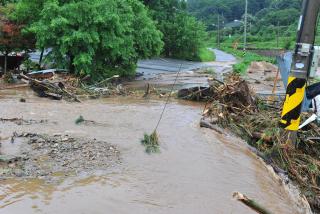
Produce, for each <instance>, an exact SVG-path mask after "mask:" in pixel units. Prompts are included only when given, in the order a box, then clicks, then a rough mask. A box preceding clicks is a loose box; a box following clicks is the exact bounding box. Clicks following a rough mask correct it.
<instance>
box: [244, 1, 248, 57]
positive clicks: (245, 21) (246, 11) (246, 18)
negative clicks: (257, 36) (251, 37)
mask: <svg viewBox="0 0 320 214" xmlns="http://www.w3.org/2000/svg"><path fill="white" fill-rule="evenodd" d="M247 22H248V0H246V8H245V12H244V41H243V50H244V51H246V49H247Z"/></svg>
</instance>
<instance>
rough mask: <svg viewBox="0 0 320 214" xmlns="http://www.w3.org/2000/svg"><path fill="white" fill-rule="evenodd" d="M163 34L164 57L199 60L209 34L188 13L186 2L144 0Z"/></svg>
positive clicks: (176, 0)
mask: <svg viewBox="0 0 320 214" xmlns="http://www.w3.org/2000/svg"><path fill="white" fill-rule="evenodd" d="M144 3H145V4H146V5H147V6H148V7H149V9H150V10H151V15H152V17H153V19H154V20H155V21H156V23H157V27H158V29H159V30H160V31H161V32H162V33H163V35H164V37H163V41H164V49H163V53H164V55H166V56H168V57H175V58H182V59H188V60H199V54H200V51H201V49H203V48H205V44H204V42H205V40H206V37H207V34H206V32H205V27H204V25H203V24H202V23H201V22H199V21H197V20H196V19H195V18H194V17H192V16H190V15H189V14H187V13H186V2H185V1H179V0H144Z"/></svg>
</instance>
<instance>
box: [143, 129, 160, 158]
mask: <svg viewBox="0 0 320 214" xmlns="http://www.w3.org/2000/svg"><path fill="white" fill-rule="evenodd" d="M141 144H142V145H143V146H144V147H145V149H146V153H148V154H151V153H158V152H160V146H159V137H158V134H157V132H155V131H154V132H153V133H152V134H151V135H148V134H144V137H143V139H142V140H141Z"/></svg>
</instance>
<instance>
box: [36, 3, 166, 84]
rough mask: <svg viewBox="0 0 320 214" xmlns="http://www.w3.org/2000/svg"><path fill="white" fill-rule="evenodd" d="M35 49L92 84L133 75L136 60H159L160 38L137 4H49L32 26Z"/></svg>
mask: <svg viewBox="0 0 320 214" xmlns="http://www.w3.org/2000/svg"><path fill="white" fill-rule="evenodd" d="M30 30H31V31H32V32H33V33H35V35H36V38H37V45H38V47H45V48H51V49H52V51H51V54H50V57H51V58H52V60H53V62H55V63H56V64H57V65H58V66H60V67H61V66H64V67H67V68H69V70H70V72H73V73H76V74H78V75H83V76H84V75H91V77H92V78H93V79H98V78H104V77H107V76H111V75H114V74H120V75H121V76H129V75H133V74H134V72H135V68H136V63H137V61H138V59H140V58H148V57H151V56H155V55H158V54H159V53H160V51H161V49H162V47H163V42H162V40H161V37H162V34H161V32H160V31H158V30H157V29H156V27H155V24H154V22H153V21H152V19H151V18H149V16H148V13H147V10H146V9H145V7H144V5H143V4H142V3H140V1H138V0H104V1H100V0H93V1H92V0H81V1H76V2H75V1H61V2H59V1H48V2H46V3H45V4H44V5H43V9H42V11H41V15H40V18H39V20H38V21H36V22H35V23H34V24H32V25H31V28H30Z"/></svg>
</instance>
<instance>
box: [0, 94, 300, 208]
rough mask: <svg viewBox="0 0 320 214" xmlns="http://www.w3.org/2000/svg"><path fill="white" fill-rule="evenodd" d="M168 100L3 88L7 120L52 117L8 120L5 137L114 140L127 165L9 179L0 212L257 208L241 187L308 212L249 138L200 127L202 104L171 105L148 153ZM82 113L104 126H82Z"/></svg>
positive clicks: (0, 104)
mask: <svg viewBox="0 0 320 214" xmlns="http://www.w3.org/2000/svg"><path fill="white" fill-rule="evenodd" d="M21 96H24V97H25V96H27V102H26V103H20V102H19V97H21ZM163 104H164V103H163V102H162V101H154V100H145V99H134V100H132V99H128V98H115V99H103V100H102V99H101V100H89V101H85V102H83V103H80V104H74V103H67V102H61V101H52V100H47V99H40V98H37V97H34V96H33V94H32V92H30V91H15V92H12V91H11V92H10V93H9V92H8V93H2V96H1V99H0V109H2V111H1V112H0V118H14V117H16V118H23V119H25V120H31V119H33V120H36V121H41V120H46V121H48V123H34V124H28V125H18V124H15V123H0V130H1V132H0V136H1V137H2V138H4V139H6V138H8V137H10V136H12V133H14V132H18V133H23V132H25V133H35V132H36V133H39V134H41V135H49V136H54V135H55V134H56V133H60V134H61V135H68V136H72V137H73V138H77V139H91V140H93V139H96V141H101V142H107V143H108V144H110V145H113V146H114V147H115V148H116V149H117V150H118V151H119V153H120V158H121V163H117V164H115V165H114V166H113V167H106V168H102V169H101V168H99V169H96V170H93V171H91V172H90V173H89V174H83V173H79V174H77V175H68V176H65V174H61V173H57V174H55V175H54V176H55V177H56V178H57V179H55V182H50V180H49V181H48V180H46V179H41V178H28V179H26V178H18V177H17V178H14V179H2V180H1V181H0V184H1V187H0V199H1V201H0V213H1V214H2V213H5V214H7V213H10V214H15V213H21V212H23V213H49V214H50V213H62V214H67V213H106V212H110V213H129V212H130V213H139V214H143V213H174V214H176V213H184V214H185V213H190V214H191V213H196V212H197V213H246V214H247V213H252V212H251V211H250V210H248V208H246V207H244V206H243V205H242V204H240V203H239V202H236V201H234V200H233V199H232V193H233V192H234V191H240V192H243V193H245V194H247V195H249V196H250V197H252V198H255V199H256V200H257V201H259V202H260V203H262V204H264V205H265V206H267V207H269V208H270V210H272V211H273V212H274V213H284V214H285V213H305V212H304V211H303V210H301V207H300V208H299V206H298V205H297V204H295V203H294V202H293V201H292V200H291V199H290V197H289V196H288V194H287V193H286V191H285V189H284V188H283V186H282V184H280V183H279V181H278V180H277V179H275V178H274V177H272V176H270V174H269V172H268V170H267V169H266V167H265V166H264V164H262V163H261V162H260V161H258V160H257V159H256V157H255V156H254V155H252V153H251V152H250V151H249V149H248V148H247V146H246V145H245V143H244V142H242V141H240V140H238V139H236V138H233V137H231V136H225V135H217V134H215V133H213V132H212V131H211V130H204V129H200V128H199V125H198V124H199V120H200V118H201V113H202V110H203V105H202V104H195V103H190V102H181V101H179V102H177V101H173V102H172V103H170V105H169V106H168V110H167V112H166V114H165V116H164V120H163V123H162V124H161V126H160V127H159V135H160V142H161V145H160V150H161V152H160V153H159V154H155V155H147V154H146V153H145V152H144V148H143V146H141V145H140V139H141V138H142V136H143V134H144V133H145V132H151V131H152V129H153V127H154V126H155V123H156V120H157V119H158V116H159V112H161V109H162V107H163ZM79 115H82V116H83V117H84V118H86V119H88V120H92V121H95V122H97V123H98V124H104V125H103V126H97V125H90V124H83V125H76V124H75V120H76V119H77V118H78V117H79ZM81 158H82V157H79V159H81Z"/></svg>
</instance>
